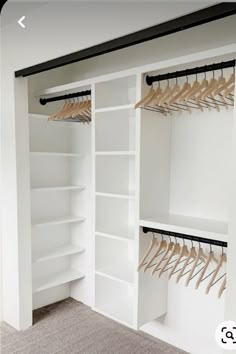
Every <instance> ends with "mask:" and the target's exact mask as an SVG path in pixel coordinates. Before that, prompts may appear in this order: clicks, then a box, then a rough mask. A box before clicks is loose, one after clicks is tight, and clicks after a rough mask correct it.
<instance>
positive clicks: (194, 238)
mask: <svg viewBox="0 0 236 354" xmlns="http://www.w3.org/2000/svg"><path fill="white" fill-rule="evenodd" d="M143 232H144V233H145V234H146V233H148V232H154V233H157V234H161V235H167V236H173V237H177V238H182V239H185V240H191V241H196V242H198V243H208V244H210V245H214V246H221V247H227V242H224V241H218V240H212V239H210V238H204V237H198V236H192V235H186V234H180V233H178V232H172V231H166V230H160V229H154V228H152V227H146V226H143Z"/></svg>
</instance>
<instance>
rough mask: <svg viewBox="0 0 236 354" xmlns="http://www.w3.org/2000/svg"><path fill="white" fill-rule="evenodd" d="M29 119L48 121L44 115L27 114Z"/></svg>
mask: <svg viewBox="0 0 236 354" xmlns="http://www.w3.org/2000/svg"><path fill="white" fill-rule="evenodd" d="M29 118H33V119H44V120H47V119H48V116H47V115H44V114H35V113H29Z"/></svg>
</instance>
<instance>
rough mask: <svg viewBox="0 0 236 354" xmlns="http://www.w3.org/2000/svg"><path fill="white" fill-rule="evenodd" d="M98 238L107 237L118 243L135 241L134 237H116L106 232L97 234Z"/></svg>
mask: <svg viewBox="0 0 236 354" xmlns="http://www.w3.org/2000/svg"><path fill="white" fill-rule="evenodd" d="M95 235H96V236H98V237H99V236H100V237H107V238H111V239H113V240H118V241H124V242H129V241H134V237H133V235H132V236H127V237H124V236H116V235H112V234H107V233H104V232H95Z"/></svg>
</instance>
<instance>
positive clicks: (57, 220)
mask: <svg viewBox="0 0 236 354" xmlns="http://www.w3.org/2000/svg"><path fill="white" fill-rule="evenodd" d="M84 220H85V218H84V217H81V216H66V217H63V218H55V219H53V220H37V221H33V222H32V227H43V226H51V225H59V224H69V223H74V222H83V221H84Z"/></svg>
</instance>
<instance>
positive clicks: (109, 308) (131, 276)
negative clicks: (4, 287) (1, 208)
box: [23, 48, 235, 354]
mask: <svg viewBox="0 0 236 354" xmlns="http://www.w3.org/2000/svg"><path fill="white" fill-rule="evenodd" d="M230 50H231V52H230ZM225 53H226V51H225V49H221V50H213V51H207V52H205V53H204V54H202V53H201V54H191V55H189V56H186V57H184V58H173V59H168V60H167V61H162V62H159V63H156V64H152V65H148V66H145V67H142V68H137V69H132V70H127V71H126V72H124V73H113V74H109V75H105V76H102V77H99V78H94V79H89V80H87V81H86V82H80V83H78V82H77V83H76V82H74V83H71V84H66V85H63V86H62V87H55V88H51V89H47V90H45V91H44V92H43V93H44V94H45V95H48V94H50V95H51V94H56V93H58V94H63V93H64V92H67V91H71V90H75V89H76V90H79V89H81V90H83V89H85V87H86V89H87V88H88V87H87V86H85V84H86V85H90V84H91V88H92V104H93V106H92V122H91V124H90V125H82V124H77V123H58V122H50V123H49V122H47V119H46V117H45V116H39V115H30V119H29V125H30V129H29V131H30V149H29V151H31V153H30V152H29V156H30V170H31V219H32V228H31V236H32V237H31V241H32V242H31V243H32V255H33V257H32V273H33V279H32V283H33V302H34V304H33V307H34V308H37V307H39V306H43V305H46V304H49V303H52V302H56V301H58V300H61V299H63V298H66V297H69V296H71V297H73V298H74V299H77V300H79V301H82V302H83V303H85V304H88V305H89V306H91V307H92V308H93V309H94V310H95V311H97V312H99V313H102V314H104V315H105V316H107V317H110V318H112V319H114V320H116V321H118V322H120V323H122V324H125V325H126V326H129V327H131V328H134V329H138V328H141V329H142V330H144V331H146V332H149V333H155V334H156V336H160V339H163V340H166V338H169V337H170V336H169V333H167V329H168V328H171V330H173V331H174V332H175V335H176V338H179V337H178V336H179V335H180V337H181V338H182V339H183V340H184V338H185V337H186V322H187V323H191V326H192V327H191V330H192V331H193V332H194V331H195V329H196V327H195V323H193V321H192V318H198V319H199V316H200V319H199V320H201V321H202V333H201V335H202V336H203V335H204V333H207V331H208V329H209V328H210V327H211V328H215V327H216V326H217V325H218V323H220V322H221V321H223V320H224V314H225V313H226V311H225V306H224V297H223V298H222V299H220V300H218V299H216V298H214V297H213V296H208V297H207V296H205V294H203V293H201V292H196V291H195V289H192V288H187V289H186V287H185V286H183V284H178V286H176V284H172V283H171V282H169V283H168V281H167V279H166V277H161V278H160V279H159V278H157V277H156V278H155V277H151V276H150V274H148V273H147V272H146V273H143V272H137V266H138V263H139V260H140V259H141V257H142V256H143V254H144V252H145V251H146V250H147V247H148V245H149V242H150V240H151V238H152V235H151V234H143V232H142V226H147V227H153V228H156V229H162V230H167V231H173V232H179V233H186V234H190V235H196V236H200V237H204V238H210V239H217V240H222V241H227V242H228V244H229V247H230V248H232V245H233V243H235V242H234V235H233V232H232V230H233V227H232V225H234V218H233V217H232V215H231V214H232V208H231V206H230V201H231V199H232V195H231V194H232V193H231V192H232V191H231V187H232V185H231V184H230V181H229V176H231V172H230V166H231V163H232V161H231V160H230V156H231V155H232V154H231V153H232V146H231V142H232V130H233V113H232V110H231V109H228V111H226V110H221V112H220V113H216V112H214V111H213V110H211V111H209V112H205V113H202V112H198V111H195V112H193V113H192V114H191V115H189V114H176V116H173V117H163V116H161V115H160V114H158V113H154V112H150V111H145V110H135V109H134V103H135V102H136V101H137V100H139V99H140V98H141V97H142V95H143V93H144V91H145V90H148V89H149V88H147V87H146V85H145V76H146V75H147V74H149V75H153V74H154V75H157V74H160V73H165V72H171V71H172V70H173V71H176V70H181V69H185V68H186V67H193V66H200V65H205V64H207V63H209V62H210V63H212V62H216V61H224V59H225ZM232 53H233V54H232ZM232 55H235V51H233V50H232V48H231V49H229V48H228V54H227V55H226V57H227V58H228V57H229V56H232ZM227 58H226V59H227ZM180 63H181V64H180ZM192 79H193V80H194V79H195V77H193V78H192ZM171 84H172V82H171ZM89 87H90V86H89ZM26 173H27V172H26ZM46 192H47V193H46ZM49 192H50V193H49ZM62 192H63V193H62ZM230 244H231V245H230ZM232 249H233V248H232ZM232 249H231V250H232ZM232 253H233V252H231V253H229V256H228V263H229V264H231V266H230V268H229V278H227V279H230V281H231V283H232V279H233V276H234V275H235V271H234V270H232V264H234V260H233V259H232ZM227 271H228V269H227ZM234 278H235V277H234ZM227 281H228V280H227ZM23 286H24V284H23ZM230 291H231V293H233V292H232V285H231V290H229V292H230ZM226 293H227V296H231V295H230V294H229V295H228V287H227V292H226ZM190 304H194V306H192V305H191V306H190ZM187 305H188V306H187ZM198 305H199V306H198ZM231 305H232V304H229V305H228V307H229V308H231V307H232V306H231ZM186 307H187V309H186ZM199 307H200V308H201V313H200V312H199ZM209 309H210V313H211V314H213V315H212V316H211V317H210V318H209V317H208V318H207V320H206V318H205V317H204V316H205V314H206V313H208V312H209ZM228 312H229V311H228ZM166 313H168V315H167V316H164V315H165V314H166ZM183 314H184V317H182V316H183ZM161 316H163V317H162V320H161V321H159V318H160V317H161ZM176 318H177V319H178V320H179V321H177V323H176ZM152 321H155V322H154V323H153V322H152ZM28 322H29V321H28ZM194 322H196V323H197V321H194ZM143 326H144V327H143ZM209 326H210V327H209ZM195 343H196V344H198V342H197V340H196V342H195ZM211 344H212V343H211ZM212 348H213V349H212ZM211 349H212V350H211ZM214 349H215V347H214V345H212V346H211V345H210V351H211V352H214V353H215V350H214ZM199 352H202V351H201V350H199ZM217 354H218V353H217Z"/></svg>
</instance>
